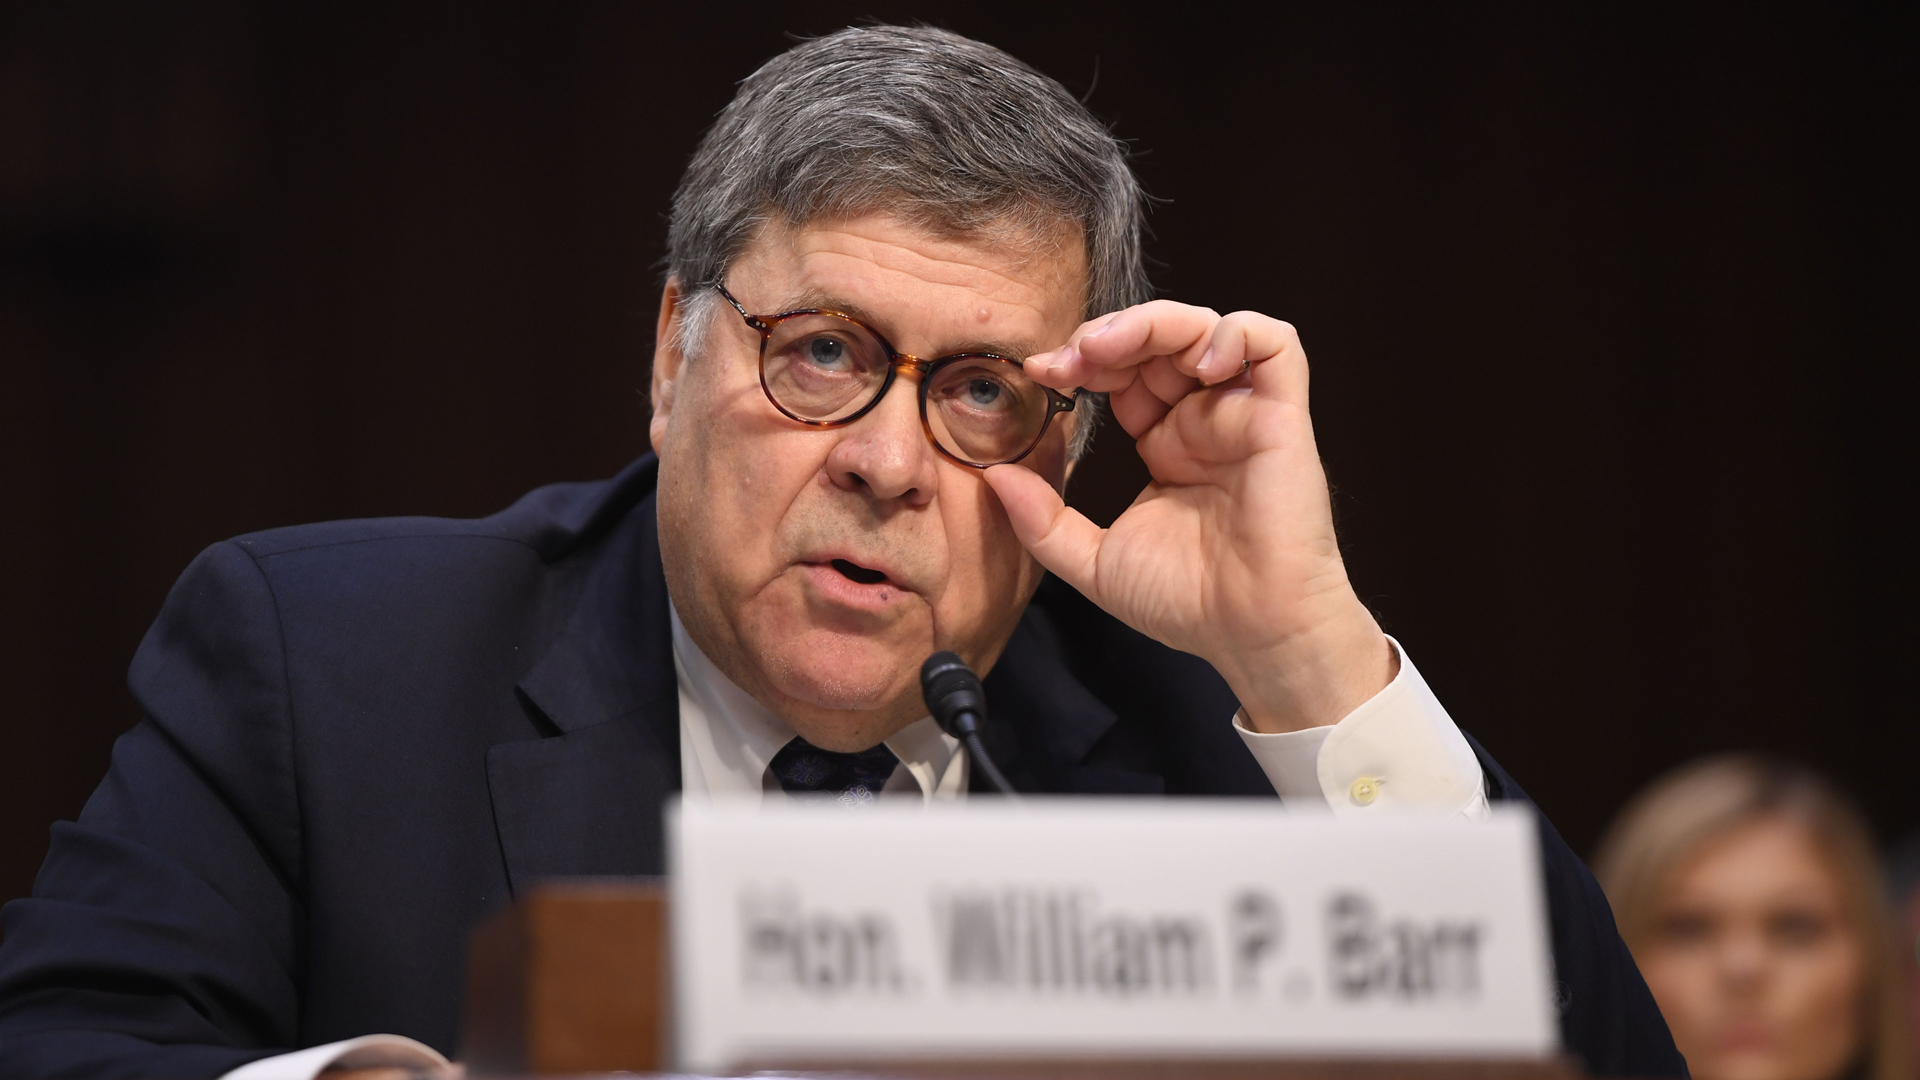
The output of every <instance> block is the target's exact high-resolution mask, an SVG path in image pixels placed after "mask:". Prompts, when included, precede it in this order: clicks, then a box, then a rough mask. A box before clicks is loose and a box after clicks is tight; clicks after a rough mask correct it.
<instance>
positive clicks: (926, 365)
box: [713, 283, 1082, 471]
mask: <svg viewBox="0 0 1920 1080" xmlns="http://www.w3.org/2000/svg"><path fill="white" fill-rule="evenodd" d="M713 289H714V291H715V292H717V293H719V294H720V295H721V296H722V297H724V298H726V301H727V303H728V304H731V305H732V306H733V310H734V311H736V312H739V313H740V317H741V318H742V319H744V320H746V323H747V326H748V328H749V329H752V330H754V331H757V332H758V333H759V334H760V392H761V393H763V394H765V395H766V396H767V402H768V403H769V404H771V405H772V406H773V407H774V408H775V409H777V410H779V412H780V415H782V416H784V417H786V418H787V419H789V420H792V421H794V422H795V423H798V424H805V425H806V426H808V427H811V428H837V427H846V426H847V425H848V424H851V423H853V422H854V421H856V420H859V419H860V418H861V417H863V416H865V415H867V414H868V413H870V412H872V411H873V410H874V407H875V406H877V405H879V404H880V403H881V402H882V401H885V400H886V398H887V393H888V392H889V391H891V390H892V389H893V381H894V379H895V378H897V377H898V376H899V374H900V372H902V371H912V372H913V373H914V374H915V375H918V376H919V377H920V389H919V391H918V393H917V395H916V396H917V397H918V398H919V399H920V427H921V428H922V429H924V430H925V431H926V433H927V441H928V442H930V443H932V444H933V448H934V449H935V450H938V451H940V455H941V456H942V457H944V458H946V459H947V460H948V461H951V462H953V463H954V464H956V465H965V466H966V467H967V468H969V469H980V470H982V471H985V470H987V469H991V468H993V467H994V466H995V465H1012V464H1014V463H1015V462H1018V461H1021V460H1022V459H1024V458H1025V457H1026V456H1027V455H1028V454H1031V453H1033V452H1034V450H1035V449H1036V448H1038V447H1039V445H1040V440H1042V439H1044V438H1046V437H1047V430H1048V429H1049V428H1051V427H1053V418H1054V417H1055V416H1058V415H1059V414H1061V413H1063V412H1072V411H1073V407H1074V406H1075V405H1076V404H1078V403H1079V401H1080V394H1081V393H1082V391H1079V390H1075V391H1074V392H1073V393H1072V394H1071V395H1068V394H1063V393H1061V392H1060V391H1058V390H1055V389H1054V388H1053V387H1051V386H1045V385H1042V384H1040V383H1037V382H1036V383H1034V385H1035V386H1039V387H1040V389H1042V390H1045V391H1046V392H1047V415H1046V417H1045V418H1044V419H1042V420H1041V421H1040V430H1039V431H1037V432H1035V433H1034V436H1033V441H1032V442H1030V443H1028V444H1027V448H1026V449H1025V450H1022V451H1020V452H1019V453H1018V454H1016V455H1014V456H1013V457H1010V458H1008V459H1007V460H1005V461H995V462H990V463H988V464H985V465H982V464H980V463H978V462H973V461H968V460H967V459H965V458H963V457H960V456H959V455H957V454H955V453H954V452H953V451H951V450H948V449H947V448H946V447H944V446H942V445H940V439H939V438H938V437H937V436H935V435H934V433H933V425H932V424H931V423H929V422H928V420H927V387H928V385H930V384H931V383H932V381H933V376H934V374H935V373H936V372H938V371H939V370H940V369H941V368H943V367H946V366H947V365H949V364H952V363H956V362H958V361H961V360H998V361H1000V362H1001V363H1003V364H1012V365H1014V366H1015V367H1016V368H1020V367H1021V366H1022V361H1021V360H1018V359H1015V358H1014V357H1011V356H1002V355H1000V354H999V353H990V352H959V353H949V354H947V355H946V356H939V357H935V358H934V359H932V360H926V359H923V358H921V357H918V356H915V355H913V354H912V353H903V352H901V351H900V350H899V349H896V348H894V347H893V342H891V341H888V340H887V335H885V334H882V333H881V332H880V331H878V330H875V329H874V328H873V327H871V326H868V325H867V323H866V322H865V321H864V320H862V319H857V318H855V317H853V316H852V315H849V314H847V313H846V312H844V311H835V310H833V309H832V308H795V309H793V310H792V311H782V312H780V313H779V314H777V315H750V314H748V313H747V309H746V308H745V307H744V306H742V305H741V303H740V301H738V300H735V299H734V298H733V294H732V293H730V292H728V291H727V287H726V286H725V285H722V284H718V283H716V284H715V285H714V286H713ZM802 315H830V316H832V317H834V318H836V319H844V320H845V321H847V322H850V323H852V324H853V325H855V326H857V327H859V328H860V329H862V330H865V331H866V332H867V333H869V334H872V335H873V339H874V340H875V341H878V342H879V343H880V347H881V348H882V349H885V350H886V352H887V360H888V363H887V377H886V379H885V380H884V381H883V382H881V384H880V389H879V390H878V391H876V392H875V393H874V395H873V399H872V400H870V401H868V402H867V403H866V404H865V405H862V406H860V408H859V409H857V410H855V411H854V412H852V413H850V414H849V415H847V416H843V417H841V418H840V419H838V420H809V419H807V418H806V417H804V416H795V415H794V414H793V413H792V412H791V411H789V410H788V409H787V407H786V406H785V405H782V404H780V399H779V398H776V397H774V396H773V388H772V387H770V386H768V385H767V343H768V342H770V341H772V340H773V328H774V327H775V326H777V325H779V324H780V323H782V322H785V321H786V320H788V319H795V318H799V317H800V316H802ZM1022 374H1025V371H1024V369H1023V370H1022Z"/></svg>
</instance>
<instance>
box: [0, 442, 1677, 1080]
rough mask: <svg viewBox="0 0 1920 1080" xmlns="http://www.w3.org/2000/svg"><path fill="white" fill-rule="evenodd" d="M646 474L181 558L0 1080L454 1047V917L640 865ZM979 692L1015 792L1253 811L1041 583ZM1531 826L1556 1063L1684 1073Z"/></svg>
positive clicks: (1100, 630)
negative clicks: (389, 1036)
mask: <svg viewBox="0 0 1920 1080" xmlns="http://www.w3.org/2000/svg"><path fill="white" fill-rule="evenodd" d="M654 476H655V462H654V459H652V458H651V457H649V458H645V459H642V460H641V461H639V462H637V463H636V464H634V465H633V466H631V467H630V468H628V469H627V470H626V471H625V472H623V473H622V474H621V475H620V476H618V477H616V478H615V479H613V480H611V481H607V482H602V483H590V484H563V485H558V486H554V487H548V488H542V489H540V490H538V491H535V492H533V493H532V494H530V495H528V496H527V497H526V498H524V499H522V500H521V501H520V502H518V503H516V504H515V505H514V506H513V507H511V508H509V509H508V510H506V511H505V512H503V513H500V514H497V515H495V516H493V517H490V518H485V519H481V520H478V521H447V520H439V519H432V518H397V519H391V520H381V521H346V522H334V523H330V524H322V525H312V526H304V527H300V528H292V529H280V530H275V531H273V532H266V533H258V534H255V535H252V536H245V537H241V538H239V539H237V540H233V541H230V542H227V543H224V544H218V545H215V546H214V547H212V548H209V549H208V550H207V551H206V552H204V553H203V554H201V555H200V557H199V558H198V559H196V560H195V561H194V563H193V565H192V566H191V567H189V568H188V569H187V571H186V573H185V574H183V575H182V576H181V578H180V581H179V583H178V584H177V585H176V586H175V587H174V590H173V593H172V595H171V596H169V597H168V599H167V603H166V607H165V608H164V609H163V610H162V611H161V613H160V617H159V619H158V620H157V621H156V622H155V623H154V626H153V629H152V630H151V631H150V632H149V633H148V634H147V638H146V640H145V641H144V642H143V643H142V645H141V647H140V650H139V653H138V654H137V655H136V656H135V658H134V662H133V667H132V671H131V675H130V684H131V687H132V690H133V694H134V696H135V697H136V698H137V699H138V700H139V702H140V705H141V708H142V709H143V710H144V712H145V716H146V719H144V720H143V721H142V722H141V723H140V724H139V726H137V727H135V728H134V729H133V730H132V731H130V732H128V733H127V734H126V735H125V736H124V737H122V738H121V739H120V741H119V742H118V744H117V745H116V746H115V747H114V753H113V764H112V767H111V769H110V770H109V771H108V773H107V777H106V779H105V780H104V781H103V782H102V783H101V785H100V788H99V790H98V791H96V792H95V793H94V795H93V798H92V799H91V800H90V801H89V802H88V803H87V807H86V809H85V811H84V812H83V813H82V814H81V815H80V820H79V821H78V822H77V823H61V824H58V825H56V826H54V829H53V843H52V848H51V851H50V853H49V854H48V856H47V861H46V864H45V866H44V867H43V868H42V870H41V872H40V876H39V880H38V881H37V882H36V884H35V886H34V893H33V896H32V898H31V899H26V900H20V901H16V902H14V903H12V904H9V905H8V906H7V908H6V910H5V913H4V917H3V919H0V927H3V932H4V944H0V1075H4V1076H21V1077H28V1076H31V1077H44V1076H74V1077H89V1078H92V1080H108V1078H111V1077H121V1076H128V1077H147V1078H153V1077H183V1078H184V1077H201V1076H208V1077H210V1076H215V1075H217V1074H219V1073H221V1072H223V1071H225V1070H228V1069H231V1068H234V1067H235V1066H238V1065H240V1064H242V1063H244V1062H246V1061H249V1060H251V1059H254V1058H258V1057H262V1056H265V1055H267V1054H270V1053H275V1052H279V1051H283V1050H287V1049H291V1048H296V1047H300V1046H308V1045H313V1044H317V1043H322V1042H328V1041H331V1040H334V1039H341V1038H346V1037H349V1036H354V1035H361V1034H365V1033H368V1032H375V1031H388V1032H397V1033H399V1034H403V1035H410V1036H412V1037H414V1038H417V1039H420V1040H422V1041H424V1042H426V1043H429V1044H431V1045H433V1046H436V1047H438V1048H440V1049H441V1050H443V1051H446V1052H448V1053H450V1054H452V1053H455V1052H457V1051H458V1046H457V1045H456V1039H457V1035H458V1030H459V1027H458V1023H459V1013H460V990H461V980H462V967H463V947H464V943H465V940H466V935H467V932H468V930H469V928H471V927H472V926H473V925H474V924H475V922H476V921H478V920H479V919H481V918H483V917H484V916H486V915H487V914H488V913H490V912H491V911H492V910H494V909H496V908H498V907H499V906H500V905H502V904H505V903H507V902H508V901H509V900H510V899H511V898H512V897H513V896H514V894H515V893H516V892H518V891H520V890H524V889H525V888H527V886H528V884H529V883H531V882H533V881H535V880H537V879H540V878H544V877H552V876H557V875H574V874H592V875H613V874H658V873H660V872H661V870H662V865H661V859H662V846H661V807H662V803H663V802H664V801H665V800H666V799H667V797H668V796H669V795H671V794H672V793H673V792H674V791H675V790H677V789H678V787H679V780H680V778H679V718H678V695H677V691H676V686H675V676H674V667H673V659H672V653H671V644H670V640H669V631H668V618H667V592H666V585H665V581H664V579H663V577H662V573H661V566H660V554H659V547H658V540H657V533H656V529H655V521H654V503H653V498H652V494H653V488H654ZM986 686H987V690H988V696H989V701H990V702H991V704H992V706H993V716H992V719H991V723H990V727H989V729H988V730H987V732H986V734H985V739H986V741H987V743H988V744H989V746H990V748H991V750H992V753H993V754H994V756H995V758H996V759H997V760H998V761H999V763H1000V764H1001V765H1002V766H1003V767H1004V769H1005V771H1006V773H1007V775H1008V776H1009V777H1010V778H1011V779H1012V780H1013V782H1014V784H1015V785H1016V786H1017V787H1019V788H1021V789H1023V790H1028V791H1049V792H1104V793H1137V794H1220V795H1265V796H1268V797H1271V796H1272V795H1273V789H1272V787H1271V786H1270V785H1269V783H1268V782H1267V780H1266V778H1265V776H1264V775H1263V774H1262V773H1261V771H1260V769H1259V768H1258V766H1256V765H1255V763H1254V761H1253V759H1252V758H1251V756H1250V755H1249V754H1248V753H1247V752H1246V749H1245V747H1244V746H1243V745H1242V744H1241V742H1240V740H1239V737H1238V736H1237V735H1235V734H1234V732H1233V731H1232V730H1231V728H1230V726H1229V725H1228V724H1227V722H1226V718H1227V717H1228V716H1230V715H1231V714H1232V712H1233V710H1234V708H1235V704H1234V701H1233V698H1232V695H1231V694H1230V693H1229V691H1228V689H1227V687H1226V685H1225V684H1224V682H1222V680H1221V679H1220V678H1219V676H1218V675H1216V674H1215V673H1214V671H1213V670H1212V668H1210V667H1209V666H1208V665H1207V664H1205V663H1204V662H1202V661H1200V660H1198V659H1196V658H1194V657H1192V656H1188V655H1185V654H1182V653H1176V652H1173V651H1171V650H1169V649H1166V648H1165V647H1163V646H1160V645H1157V644H1155V643H1154V642H1152V641H1150V640H1148V639H1147V638H1145V637H1142V636H1141V635H1139V634H1136V633H1134V632H1133V631H1131V630H1128V629H1127V628H1125V627H1124V626H1122V625H1120V624H1119V623H1118V622H1116V621H1115V620H1113V619H1111V618H1109V617H1108V616H1106V615H1105V614H1104V613H1102V612H1100V611H1099V610H1098V609H1096V608H1094V607H1093V606H1092V605H1091V604H1089V603H1088V602H1087V601H1085V600H1084V599H1082V598H1081V597H1080V596H1079V595H1078V594H1076V593H1074V592H1073V591H1072V590H1070V589H1067V588H1066V587H1065V586H1063V585H1061V584H1059V583H1058V582H1050V583H1049V584H1048V585H1047V586H1046V587H1045V588H1043V590H1042V593H1041V595H1040V596H1039V598H1038V599H1037V600H1036V602H1035V603H1034V604H1033V605H1032V606H1031V607H1030V608H1029V610H1028V612H1027V613H1026V616H1025V618H1024V619H1023V621H1022V622H1021V624H1020V627H1019V629H1018V631H1017V632H1016V634H1015V637H1014V640H1013V642H1012V644H1011V645H1010V646H1009V647H1008V649H1007V651H1006V654H1005V655H1004V656H1003V657H1002V659H1001V660H1000V663H999V664H998V666H996V667H995V668H994V669H993V672H992V674H991V675H990V676H989V677H988V678H987V680H986ZM1476 751H1478V747H1477V746H1476ZM1479 752H1480V760H1481V763H1482V764H1483V766H1484V767H1485V769H1486V772H1487V776H1488V778H1489V780H1488V782H1489V789H1490V792H1491V794H1492V795H1493V797H1494V798H1497V799H1513V800H1518V799H1524V798H1525V796H1524V795H1522V794H1521V793H1520V791H1519V789H1518V788H1517V787H1515V786H1514V784H1513V782H1512V780H1510V779H1509V778H1508V777H1507V775H1506V774H1505V773H1504V772H1502V771H1501V770H1500V767H1499V766H1498V765H1496V764H1494V762H1493V761H1492V759H1491V758H1489V757H1487V756H1486V754H1485V753H1484V751H1479ZM1541 833H1542V837H1541V839H1542V846H1543V849H1544V851H1545V853H1546V881H1547V888H1548V894H1549V900H1550V903H1551V908H1552V927H1553V944H1554V955H1555V959H1556V962H1557V965H1558V968H1557V970H1558V972H1559V976H1558V977H1559V983H1560V988H1561V996H1562V999H1563V1009H1562V1027H1563V1031H1564V1034H1565V1041H1566V1045H1567V1047H1568V1048H1569V1049H1571V1050H1573V1051H1575V1052H1577V1053H1578V1054H1580V1055H1582V1056H1583V1057H1584V1058H1585V1059H1586V1060H1587V1062H1588V1064H1589V1066H1590V1067H1591V1068H1592V1069H1593V1070H1594V1071H1595V1072H1597V1073H1598V1074H1600V1075H1607V1076H1628V1075H1637V1074H1648V1075H1683V1074H1684V1070H1685V1066H1684V1064H1683V1063H1682V1061H1681V1059H1680V1057H1679V1056H1678V1054H1676V1053H1675V1051H1674V1049H1673V1043H1672V1041H1671V1040H1670V1039H1669V1037H1668V1035H1667V1030H1666V1027H1665V1025H1664V1024H1663V1023H1662V1022H1661V1019H1660V1014H1659V1013H1658V1011H1657V1010H1656V1009H1655V1006H1654V1003H1653V1000H1652V998H1651V997H1650V996H1649V995H1648V993H1647V989H1646V986H1645V985H1644V984H1643V983H1642V982H1641V979H1640V975H1639V972H1638V971H1637V970H1636V969H1635V967H1634V965H1633V961H1632V959H1631V958H1630V957H1629V956H1628V954H1627V951H1626V949H1625V948H1624V947H1623V946H1622V945H1621V942H1620V939H1619V937H1618V936H1617V935H1616V934H1615V932H1614V927H1613V919H1612V916H1611V914H1610V913H1609V911H1608V909H1607V903H1606V900H1605V899H1604V898H1603V897H1602V896H1601V894H1600V890H1599V888H1598V887H1597V886H1596V885H1595V884H1594V881H1593V879H1592V877H1590V876H1589V875H1588V873H1587V871H1586V868H1585V867H1583V866H1582V865H1581V863H1580V861H1579V860H1578V859H1577V858H1576V857H1575V856H1574V855H1573V853H1572V852H1570V851H1569V850H1568V849H1567V847H1566V845H1565V844H1563V843H1562V842H1561V841H1560V838H1559V837H1558V836H1557V835H1556V834H1555V833H1554V832H1553V830H1552V828H1551V827H1550V826H1547V825H1545V824H1544V823H1543V824H1542V826H1541Z"/></svg>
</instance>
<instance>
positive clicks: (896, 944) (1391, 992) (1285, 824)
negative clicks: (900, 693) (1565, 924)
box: [669, 799, 1558, 1070]
mask: <svg viewBox="0 0 1920 1080" xmlns="http://www.w3.org/2000/svg"><path fill="white" fill-rule="evenodd" d="M669 834H670V837H671V843H672V847H673V850H672V858H673V877H672V890H673V939H674V958H673V967H674V981H675V1009H676V1052H677V1056H678V1058H679V1064H680V1066H681V1067H682V1068H686V1069H694V1070H724V1069H728V1068H731V1067H736V1066H739V1065H744V1064H752V1063H759V1064H772V1065H779V1064H782V1063H791V1062H823V1061H837V1062H852V1061H857V1060H863V1059H866V1060H872V1059H894V1060H901V1059H909V1058H961V1057H972V1058H979V1057H1025V1058H1034V1057H1104V1058H1113V1057H1163V1058H1192V1057H1212V1056H1220V1057H1242V1058H1245V1057H1277V1056H1288V1055H1302V1056H1330V1055H1367V1056H1484V1057H1530V1056H1539V1055H1546V1054H1550V1053H1552V1052H1553V1051H1554V1050H1555V1049H1556V1047H1557V1042H1558V1038H1557V1033H1556V1027H1555V1021H1554V1012H1553V1006H1552V1003H1551V991H1550V989H1549V987H1550V983H1551V980H1550V976H1549V953H1548V948H1549V946H1548V937H1547V928H1546V920H1545V917H1544V915H1543V899H1542V895H1543V894H1542V887H1541V881H1540V869H1539V848H1538V841H1537V837H1536V833H1535V824H1534V821H1533V818H1532V816H1531V814H1530V813H1528V812H1527V811H1524V810H1517V809H1512V808H1505V807H1497V808H1495V812H1494V814H1493V816H1492V818H1491V819H1490V820H1488V821H1484V822H1479V823H1469V822H1465V821H1462V820H1459V819H1453V820H1437V819H1431V818H1416V817H1397V818H1395V817H1383V818H1381V819H1378V820H1374V821H1368V822H1364V823H1356V822H1352V821H1336V820H1335V819H1333V818H1332V817H1330V816H1325V815H1305V814H1298V813H1293V814H1290V813H1288V812H1286V811H1285V810H1283V809H1282V808H1281V807H1280V806H1279V804H1278V803H1274V802H1264V801H1247V802H1240V801H1199V800H1194V801H1187V800H1152V801H1149V800H1100V799H1060V800H1035V799H1028V800H1025V801H1024V802H1023V803H1022V804H1020V805H1017V806H1009V805H1006V804H1004V803H1000V802H999V801H998V800H992V801H989V800H980V801H977V802H974V803H971V804H966V805H960V806H953V807H934V808H922V807H921V806H919V805H917V804H909V805H906V806H890V805H882V806H879V807H877V808H873V809H869V810H864V811H860V810H846V809H842V808H839V807H837V806H833V805H825V806H818V807H799V808H788V807H782V808H778V809H762V808H759V807H756V806H751V805H742V804H732V803H724V802H723V803H696V802H689V803H686V804H684V805H682V806H680V807H679V808H678V809H677V811H676V813H675V816H674V818H673V823H672V825H671V826H670V830H669Z"/></svg>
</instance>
